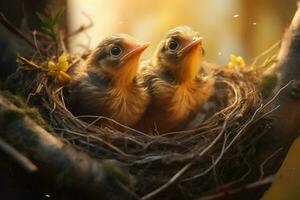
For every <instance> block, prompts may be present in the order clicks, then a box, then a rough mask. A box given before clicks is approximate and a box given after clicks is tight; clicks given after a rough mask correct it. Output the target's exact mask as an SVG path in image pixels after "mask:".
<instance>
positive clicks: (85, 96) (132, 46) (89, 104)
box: [69, 34, 149, 126]
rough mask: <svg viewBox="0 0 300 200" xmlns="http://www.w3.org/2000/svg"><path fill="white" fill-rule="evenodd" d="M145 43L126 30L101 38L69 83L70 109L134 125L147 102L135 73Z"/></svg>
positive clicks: (144, 91) (145, 93)
mask: <svg viewBox="0 0 300 200" xmlns="http://www.w3.org/2000/svg"><path fill="white" fill-rule="evenodd" d="M148 46H149V44H148V43H144V44H141V43H138V42H136V41H135V40H134V39H133V38H131V37H130V36H128V35H125V34H120V35H114V36H110V37H108V38H106V39H104V40H103V41H102V42H101V43H100V44H99V45H98V47H97V48H96V49H95V50H94V51H92V52H91V54H90V55H89V57H88V58H87V60H86V62H85V63H84V65H83V67H81V70H82V71H81V72H80V73H78V74H77V76H76V77H75V80H74V81H73V82H72V83H71V85H70V89H69V95H70V98H69V99H70V100H69V103H70V110H71V111H72V112H73V113H74V114H75V115H96V116H105V117H108V118H111V119H114V120H116V121H117V122H119V123H121V124H123V125H126V126H133V125H134V124H135V123H136V122H137V121H138V120H139V119H140V117H141V116H142V114H143V113H144V111H145V109H146V107H147V105H148V103H149V94H148V93H147V91H146V89H145V88H144V87H142V84H141V82H140V81H139V79H138V77H137V72H138V70H139V61H140V56H141V54H142V52H143V51H144V50H145V49H146V48H147V47H148Z"/></svg>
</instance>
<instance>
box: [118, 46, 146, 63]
mask: <svg viewBox="0 0 300 200" xmlns="http://www.w3.org/2000/svg"><path fill="white" fill-rule="evenodd" d="M149 45H150V43H148V42H147V43H142V44H140V43H138V44H137V45H135V46H134V47H132V49H131V50H130V51H129V52H128V53H127V54H125V55H124V56H123V57H122V58H121V62H122V63H123V62H127V61H128V60H131V59H132V58H137V57H139V56H140V55H141V54H142V53H143V52H144V51H145V49H147V48H148V47H149Z"/></svg>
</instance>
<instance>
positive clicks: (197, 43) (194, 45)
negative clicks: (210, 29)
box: [179, 37, 203, 56]
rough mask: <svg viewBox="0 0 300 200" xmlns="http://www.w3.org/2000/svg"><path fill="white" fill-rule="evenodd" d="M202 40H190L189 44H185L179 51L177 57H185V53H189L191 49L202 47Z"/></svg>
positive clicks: (199, 38) (198, 38)
mask: <svg viewBox="0 0 300 200" xmlns="http://www.w3.org/2000/svg"><path fill="white" fill-rule="evenodd" d="M202 40H203V38H201V37H197V38H196V39H194V40H192V41H191V42H189V43H187V44H186V46H185V47H183V48H182V49H181V50H180V51H179V55H182V56H183V55H186V54H187V53H189V52H191V51H192V50H193V49H196V48H197V47H199V46H201V45H202Z"/></svg>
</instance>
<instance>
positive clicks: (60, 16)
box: [53, 8, 65, 25]
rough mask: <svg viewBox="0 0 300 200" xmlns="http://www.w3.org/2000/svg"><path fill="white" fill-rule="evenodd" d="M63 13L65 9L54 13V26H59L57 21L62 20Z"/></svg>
mask: <svg viewBox="0 0 300 200" xmlns="http://www.w3.org/2000/svg"><path fill="white" fill-rule="evenodd" d="M64 12H65V9H64V8H62V9H61V10H59V11H58V12H57V13H56V15H55V16H54V18H53V23H54V24H55V25H58V24H59V21H60V20H61V18H62V16H63V14H64Z"/></svg>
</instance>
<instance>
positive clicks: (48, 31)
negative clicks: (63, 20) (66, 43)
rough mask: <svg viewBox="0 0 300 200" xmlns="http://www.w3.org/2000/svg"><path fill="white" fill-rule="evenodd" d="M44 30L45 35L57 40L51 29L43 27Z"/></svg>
mask: <svg viewBox="0 0 300 200" xmlns="http://www.w3.org/2000/svg"><path fill="white" fill-rule="evenodd" d="M42 30H43V31H44V33H45V34H47V35H48V36H50V37H51V38H52V39H56V33H55V32H54V31H53V30H52V29H49V28H47V27H42Z"/></svg>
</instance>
